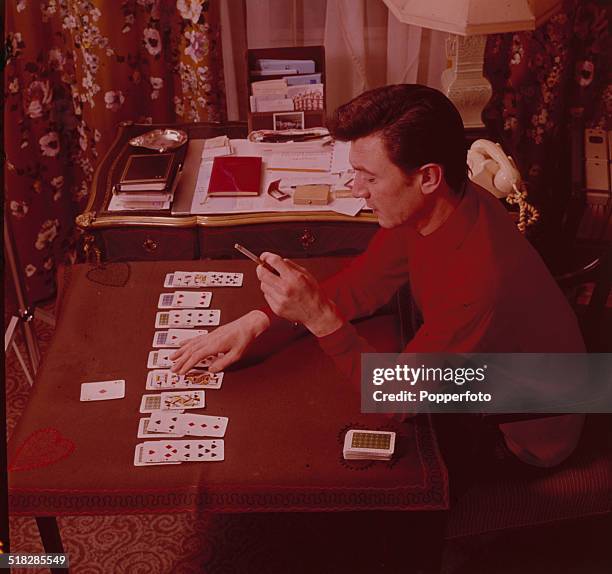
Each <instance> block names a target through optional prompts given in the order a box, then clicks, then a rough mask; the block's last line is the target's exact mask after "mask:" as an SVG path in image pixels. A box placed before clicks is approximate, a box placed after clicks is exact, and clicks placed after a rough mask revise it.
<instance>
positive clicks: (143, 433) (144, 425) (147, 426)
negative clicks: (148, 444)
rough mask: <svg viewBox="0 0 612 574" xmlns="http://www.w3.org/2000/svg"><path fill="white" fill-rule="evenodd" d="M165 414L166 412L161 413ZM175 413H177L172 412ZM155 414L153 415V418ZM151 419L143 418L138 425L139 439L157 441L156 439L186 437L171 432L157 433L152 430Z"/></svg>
mask: <svg viewBox="0 0 612 574" xmlns="http://www.w3.org/2000/svg"><path fill="white" fill-rule="evenodd" d="M159 412H165V411H159ZM172 412H173V413H174V412H175V411H172ZM154 414H155V413H151V418H152V417H153V416H154ZM151 418H149V417H144V418H141V419H140V421H139V423H138V438H148V439H156V438H181V437H182V436H184V435H183V434H180V433H171V432H157V431H152V430H151Z"/></svg>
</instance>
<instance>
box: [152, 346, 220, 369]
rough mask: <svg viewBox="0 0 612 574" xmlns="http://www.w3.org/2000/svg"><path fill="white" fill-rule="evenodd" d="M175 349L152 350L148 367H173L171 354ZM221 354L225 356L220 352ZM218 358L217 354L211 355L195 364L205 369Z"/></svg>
mask: <svg viewBox="0 0 612 574" xmlns="http://www.w3.org/2000/svg"><path fill="white" fill-rule="evenodd" d="M175 352H176V351H175V350H174V349H159V350H158V351H151V352H150V353H149V357H148V359H147V368H149V369H165V368H168V367H171V366H172V365H173V364H174V361H172V360H171V359H170V355H172V354H173V353H175ZM219 356H223V354H220V355H219ZM216 358H217V355H210V356H208V357H206V358H205V359H202V360H201V361H200V362H199V363H197V364H196V365H195V367H196V368H199V369H205V368H207V367H209V366H210V364H211V363H212V362H213V361H214V360H215V359H216Z"/></svg>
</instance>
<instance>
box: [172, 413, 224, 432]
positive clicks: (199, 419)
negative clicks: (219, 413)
mask: <svg viewBox="0 0 612 574" xmlns="http://www.w3.org/2000/svg"><path fill="white" fill-rule="evenodd" d="M177 417H178V429H179V432H181V433H183V434H184V435H187V436H214V437H222V436H224V435H225V431H226V429H227V423H228V421H229V419H228V418H227V417H214V416H209V415H196V414H192V413H187V414H184V415H177Z"/></svg>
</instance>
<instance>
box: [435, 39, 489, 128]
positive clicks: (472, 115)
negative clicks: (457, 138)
mask: <svg viewBox="0 0 612 574" xmlns="http://www.w3.org/2000/svg"><path fill="white" fill-rule="evenodd" d="M486 43H487V37H486V36H485V35H476V36H452V37H451V39H450V44H451V48H450V50H449V51H450V52H451V54H449V55H451V57H452V60H453V66H452V68H448V69H447V70H444V72H442V78H441V81H442V89H443V91H444V93H445V94H446V96H447V97H448V98H449V99H450V100H451V101H452V102H453V104H455V106H456V107H457V109H458V110H459V113H460V114H461V118H462V119H463V125H464V126H465V127H466V128H482V127H484V124H483V123H482V110H483V109H484V107H485V106H486V105H487V103H488V101H489V100H490V99H491V95H492V93H493V92H492V89H491V84H490V83H489V81H488V80H487V79H486V78H485V77H484V76H483V75H482V67H483V64H484V50H485V46H486Z"/></svg>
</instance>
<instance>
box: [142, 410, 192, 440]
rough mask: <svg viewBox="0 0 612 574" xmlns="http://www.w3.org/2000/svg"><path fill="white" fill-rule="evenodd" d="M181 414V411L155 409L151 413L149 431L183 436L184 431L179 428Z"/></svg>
mask: <svg viewBox="0 0 612 574" xmlns="http://www.w3.org/2000/svg"><path fill="white" fill-rule="evenodd" d="M182 416H183V414H182V413H177V412H176V411H156V412H154V413H151V416H150V418H149V426H148V429H149V431H150V432H155V433H170V434H174V435H180V436H183V434H184V433H183V432H182V431H181V430H180V428H179V427H180V424H179V420H180V417H182Z"/></svg>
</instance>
